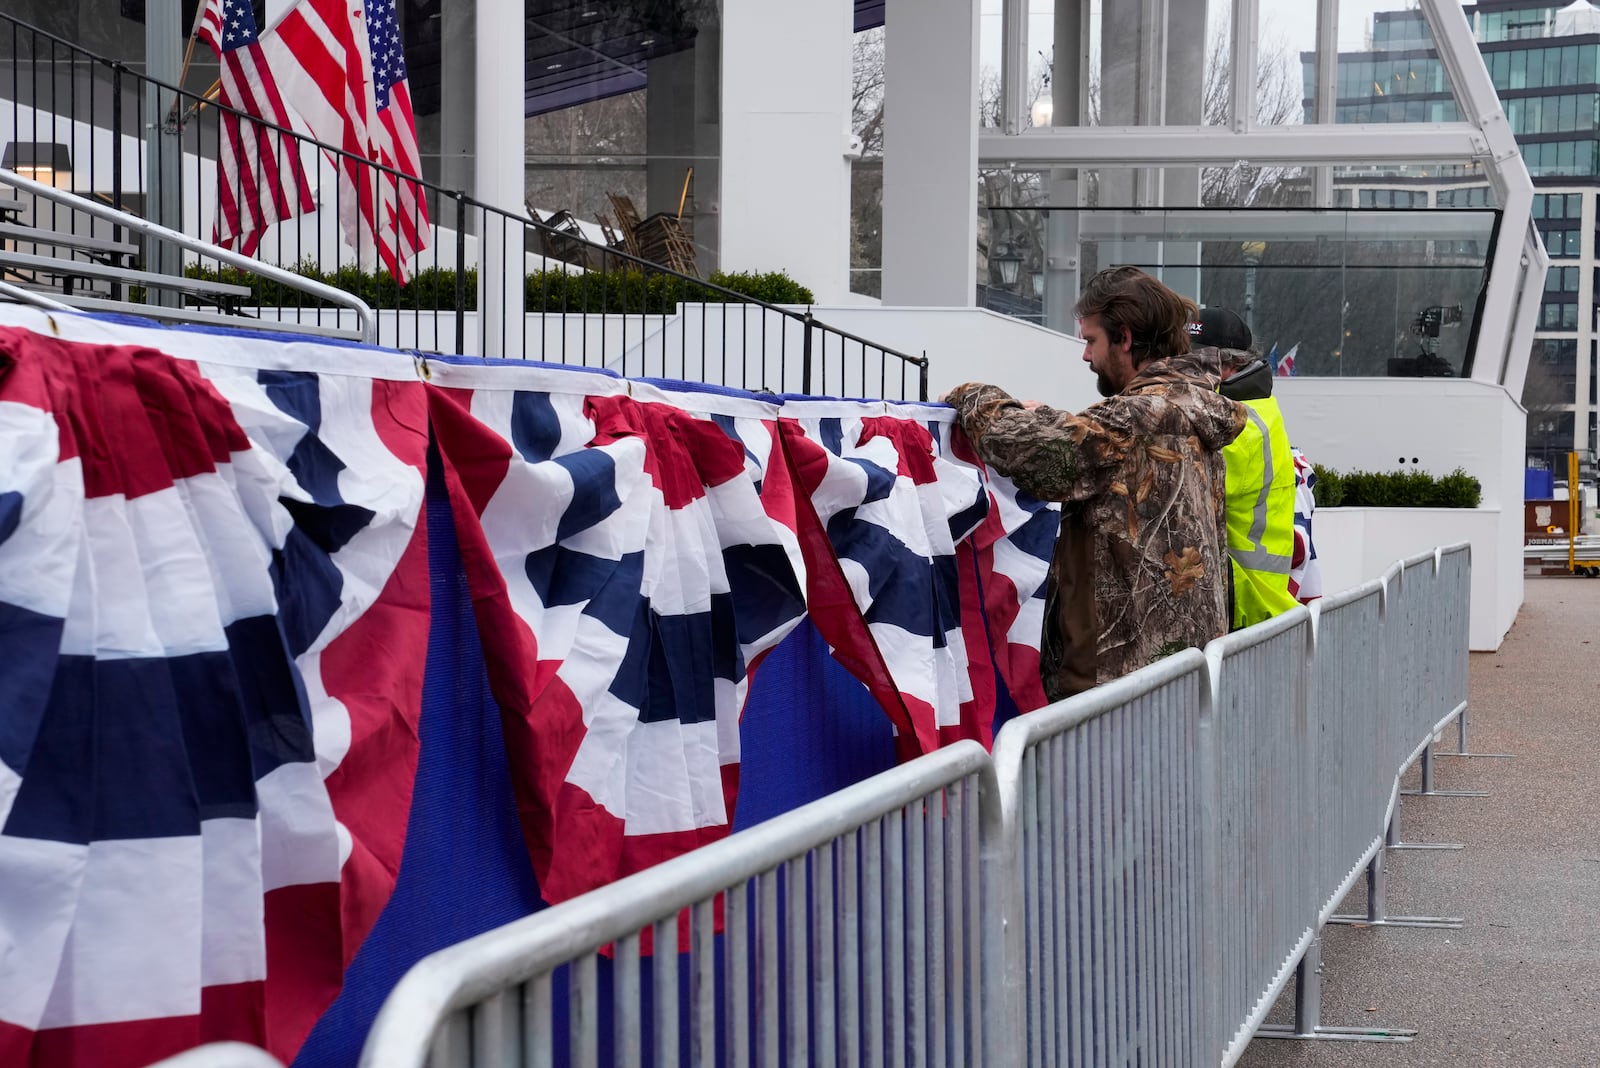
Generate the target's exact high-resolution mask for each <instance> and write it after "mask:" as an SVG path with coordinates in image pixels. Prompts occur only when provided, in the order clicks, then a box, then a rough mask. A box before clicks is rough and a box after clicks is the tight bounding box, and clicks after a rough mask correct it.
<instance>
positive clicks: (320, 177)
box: [0, 13, 928, 399]
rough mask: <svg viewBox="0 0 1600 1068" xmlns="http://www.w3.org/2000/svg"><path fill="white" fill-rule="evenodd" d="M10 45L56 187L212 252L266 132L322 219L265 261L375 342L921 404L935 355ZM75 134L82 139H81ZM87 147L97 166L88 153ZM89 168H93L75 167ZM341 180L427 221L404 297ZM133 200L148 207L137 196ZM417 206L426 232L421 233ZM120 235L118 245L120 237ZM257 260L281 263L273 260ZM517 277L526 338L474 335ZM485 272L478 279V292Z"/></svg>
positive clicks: (282, 303)
mask: <svg viewBox="0 0 1600 1068" xmlns="http://www.w3.org/2000/svg"><path fill="white" fill-rule="evenodd" d="M8 37H9V42H8V41H7V38H8ZM7 43H9V46H10V48H9V56H10V60H11V70H10V72H9V78H7V77H5V72H3V71H0V94H3V93H5V91H6V90H7V89H9V90H10V97H11V101H10V103H11V109H12V129H13V140H14V141H17V142H22V141H23V139H24V138H26V137H28V136H30V129H31V136H32V138H33V140H34V142H35V143H36V144H47V145H54V144H57V143H60V142H61V141H62V140H63V139H64V140H65V141H66V147H67V150H68V153H69V154H70V156H71V159H72V171H71V173H70V175H68V176H66V177H65V178H63V176H62V175H61V174H60V173H57V174H56V175H55V176H54V177H55V182H56V184H57V185H58V186H62V187H63V188H67V189H69V190H71V191H74V192H77V193H80V194H81V195H88V196H96V197H100V198H102V199H104V200H106V201H109V202H110V203H111V204H112V206H114V207H117V208H118V209H121V210H130V211H132V212H133V213H134V214H137V215H141V216H143V217H146V218H150V219H152V221H157V222H162V223H164V224H165V225H166V226H168V227H170V228H172V229H176V230H180V231H182V232H184V233H186V234H188V235H190V236H192V237H196V238H200V239H204V240H210V239H211V237H212V230H211V222H210V221H209V220H210V218H211V213H212V212H213V211H214V209H215V205H216V202H217V196H216V191H215V190H212V189H210V182H209V181H208V179H209V178H210V177H211V176H212V175H214V176H215V181H216V183H218V184H221V183H222V182H223V181H224V176H223V174H222V170H221V168H220V167H219V166H217V165H216V163H215V161H216V160H217V159H218V158H219V157H220V155H221V147H222V139H223V127H222V122H223V121H229V122H237V123H238V124H239V126H240V128H241V130H242V131H243V135H244V136H245V137H248V138H251V139H254V138H255V137H256V134H257V132H258V131H261V132H265V133H266V134H268V135H270V137H269V140H270V142H271V144H272V145H273V146H274V149H273V151H274V153H275V158H272V159H270V162H271V163H272V164H273V165H274V166H275V167H278V166H280V165H281V164H282V163H283V162H284V161H286V160H289V159H291V158H298V159H299V160H301V161H302V163H303V164H304V165H305V173H306V177H307V182H308V184H309V185H310V186H311V187H312V191H313V194H314V196H315V198H316V209H315V210H314V212H313V213H312V214H310V215H308V216H307V217H306V218H305V220H304V221H302V222H300V223H296V222H293V221H291V222H289V223H288V224H286V225H279V226H277V227H276V234H275V236H274V237H272V238H269V241H272V242H273V244H272V245H270V246H269V247H270V248H272V249H275V250H276V258H277V259H278V261H279V262H284V263H292V264H294V265H297V266H298V268H299V269H301V270H302V271H305V272H308V273H314V274H315V275H316V276H318V277H321V278H323V279H325V280H326V281H328V282H329V283H330V284H332V285H334V286H335V287H337V288H340V289H344V290H347V291H350V292H352V293H355V294H356V295H358V296H360V297H362V298H363V299H364V300H365V301H366V302H367V303H368V304H369V305H371V306H372V307H373V308H374V309H375V311H376V312H377V314H378V341H379V343H380V344H384V345H389V346H393V347H398V348H404V349H417V350H422V351H433V352H441V353H451V354H462V355H492V356H508V357H513V358H524V359H534V360H541V361H545V362H553V363H566V364H578V365H583V366H605V367H608V368H611V369H612V370H615V371H618V372H619V373H622V374H626V375H634V376H659V377H668V378H684V379H695V380H700V381H706V382H711V383H715V384H719V385H724V386H731V387H737V388H744V389H751V390H770V391H772V392H801V393H824V392H834V393H836V394H839V395H855V396H871V395H876V396H882V397H897V398H906V397H919V398H921V399H926V397H927V378H928V374H927V365H928V361H927V357H926V356H925V355H924V356H912V355H909V354H907V353H904V352H900V351H898V350H895V349H893V348H890V347H888V346H885V345H880V344H877V343H875V342H872V341H869V340H867V339H865V338H862V337H859V336H858V335H855V334H852V333H850V332H848V331H845V330H840V329H838V328H836V327H833V326H830V325H829V324H827V323H825V322H822V321H820V320H818V319H817V318H816V317H815V316H814V315H813V314H811V312H810V310H809V309H808V310H806V311H803V312H802V311H798V310H795V309H794V308H788V307H781V306H778V305H775V304H771V303H768V302H766V301H763V300H760V299H757V298H754V297H751V296H748V295H746V294H742V293H739V292H736V291H734V290H732V289H729V288H728V287H725V286H720V285H716V284H713V283H711V282H708V281H704V280H701V279H698V278H694V277H692V276H690V275H688V274H685V273H683V272H680V271H676V270H673V269H671V268H668V267H665V266H663V265H661V264H657V263H653V262H651V261H649V260H647V259H645V258H643V257H640V256H637V255H634V254H631V253H629V252H628V251H626V250H625V249H623V248H615V247H611V246H608V245H605V244H601V243H599V242H596V241H593V240H590V239H588V238H587V237H584V236H582V235H579V234H575V233H570V232H568V231H565V230H558V229H556V228H555V227H552V226H549V225H547V224H546V223H545V222H544V221H543V220H540V219H538V218H534V217H529V216H528V215H525V214H521V213H518V212H510V211H506V210H504V209H502V208H498V207H495V206H493V205H490V204H485V203H483V202H481V201H479V200H477V199H475V198H474V197H472V196H470V195H469V194H467V193H465V192H462V191H459V190H448V189H445V188H443V187H441V186H439V185H436V184H434V183H431V182H428V181H426V180H423V179H418V178H412V177H410V176H408V175H405V174H402V173H400V172H398V171H395V170H393V169H392V168H389V167H385V166H383V165H381V164H378V163H376V162H373V161H371V160H368V159H365V158H364V157H360V156H354V155H351V154H350V153H348V152H345V151H344V150H342V149H341V148H339V147H337V146H334V145H329V144H326V143H323V142H319V141H316V140H314V139H312V138H308V137H305V136H303V135H301V134H299V133H297V132H295V131H293V130H290V129H286V128H284V127H282V126H279V125H276V124H274V123H271V122H267V121H264V120H261V119H258V118H255V117H254V116H250V115H247V114H244V113H242V112H239V111H236V110H234V109H232V108H227V107H224V106H222V105H220V104H218V103H216V102H215V101H212V100H208V99H207V98H206V97H204V96H203V95H201V94H197V93H194V92H191V91H188V90H185V89H183V88H181V87H179V86H174V85H172V84H170V83H166V82H162V81H159V80H157V79H153V78H150V77H149V76H147V75H145V74H143V73H141V72H138V71H134V70H131V69H129V68H128V67H127V66H126V65H125V64H122V63H119V62H117V61H114V60H110V59H106V58H105V57H102V56H99V55H96V54H95V53H92V52H90V51H88V50H86V49H84V48H82V47H81V46H78V45H75V44H73V43H71V42H69V41H65V40H63V39H61V38H59V37H56V36H54V35H52V34H50V33H48V32H46V31H43V30H39V29H37V28H35V27H32V26H30V25H28V24H26V23H24V22H22V21H20V20H19V19H17V18H15V17H13V16H10V15H6V14H3V13H0V57H4V56H5V55H6V54H7V52H6V45H7ZM25 75H26V76H25ZM25 108H26V109H27V111H26V113H25V111H24V109H25ZM174 118H176V119H177V120H178V121H177V122H176V123H175V122H173V121H172V120H173V119H174ZM62 119H67V120H71V121H69V122H67V123H62V122H61V121H59V120H62ZM79 124H82V125H83V126H84V127H86V128H87V131H88V132H87V134H83V133H80V130H79ZM63 133H64V135H65V136H64V138H63ZM85 137H86V138H87V141H88V144H87V145H86V146H85V145H84V144H83V141H84V139H85ZM129 138H132V139H133V140H134V141H135V143H136V144H137V145H138V146H139V148H140V149H142V150H140V151H132V152H129V151H127V148H126V147H125V144H124V142H125V139H129ZM107 141H109V144H107V143H106V142H107ZM85 148H86V149H87V151H86V152H83V151H80V150H82V149H85ZM308 150H309V151H308ZM172 152H177V153H179V155H178V159H177V160H176V165H175V167H169V168H168V170H169V171H176V180H177V183H178V186H179V189H178V201H179V202H180V203H181V204H183V205H184V206H185V209H186V210H184V212H183V218H181V219H162V218H160V215H161V213H160V211H159V210H157V209H156V208H155V207H154V206H152V205H150V204H149V203H147V202H146V200H147V198H146V197H144V196H143V195H142V194H144V193H145V192H146V191H147V190H149V189H150V182H149V178H150V172H151V171H153V170H157V169H158V168H160V167H161V165H162V164H163V163H168V164H171V163H173V162H174V161H172V160H171V158H170V156H167V154H168V153H172ZM291 153H293V154H294V155H293V156H291ZM107 155H109V156H110V159H109V161H108V160H107V159H106V156H107ZM130 157H131V158H130ZM85 159H87V162H88V167H87V168H84V167H83V166H82V162H83V161H84V160H85ZM324 161H326V164H327V165H326V166H325V165H324ZM347 168H348V170H349V171H350V172H353V173H354V174H355V175H357V176H359V180H360V181H361V183H362V185H363V192H364V193H365V194H366V195H371V196H374V197H376V196H377V194H378V191H379V190H380V188H381V185H382V184H384V183H390V184H403V185H404V187H405V188H406V189H407V190H410V191H414V192H415V194H416V195H415V202H416V204H417V205H418V207H417V208H416V209H415V210H414V211H413V214H412V215H411V218H410V220H409V222H410V224H411V226H412V227H413V228H419V229H422V230H425V231H427V232H429V233H430V234H431V236H432V238H433V241H432V244H431V245H430V247H428V248H426V249H423V250H422V251H421V252H419V253H418V254H417V255H416V257H415V259H414V261H413V262H412V264H411V268H412V281H411V282H410V284H408V285H406V286H398V285H395V284H394V282H393V280H392V279H391V278H389V276H388V274H387V272H386V271H382V270H381V269H378V268H377V267H376V266H375V265H374V266H373V268H372V271H371V273H370V274H369V275H368V276H366V277H361V276H360V275H359V273H358V272H356V271H354V270H353V268H355V267H357V266H358V265H361V264H363V263H373V261H375V259H376V251H377V250H376V249H375V248H373V247H371V246H370V245H366V244H365V243H364V242H362V241H361V237H362V236H364V235H362V234H359V233H358V235H357V244H356V245H354V246H352V244H351V243H350V242H349V241H348V240H346V239H345V238H344V237H343V236H342V235H341V234H340V233H339V230H338V227H337V220H338V219H339V218H340V216H341V213H342V210H343V209H345V208H346V207H348V206H350V205H349V203H348V197H349V196H351V195H353V194H352V193H349V192H347V191H346V189H345V188H344V187H343V185H342V184H341V182H340V181H339V174H340V173H341V172H343V171H345V170H346V169H347ZM265 169H266V165H265V164H260V165H258V167H257V169H256V171H255V172H254V173H246V174H240V175H239V176H238V180H237V181H236V182H235V183H234V188H233V190H232V193H233V195H234V196H235V197H236V198H243V197H244V196H246V195H247V191H248V189H249V188H251V187H252V186H255V187H259V186H260V184H261V182H262V181H263V180H264V177H265V176H264V171H265ZM330 175H331V179H330V177H329V176H330ZM130 190H134V191H137V193H136V194H134V195H133V196H130V193H129V191H130ZM135 196H137V197H138V199H137V200H136V199H134V197H135ZM424 208H425V209H426V211H427V218H428V219H429V220H430V221H431V224H432V226H431V228H430V226H429V224H428V223H424V222H423V221H422V219H423V216H422V211H423V209H424ZM41 216H43V218H41ZM34 218H35V222H36V224H38V225H41V226H44V227H46V228H49V229H55V230H73V229H74V228H76V229H77V231H78V232H80V233H84V232H92V233H100V232H101V230H102V229H103V228H104V226H105V224H103V223H102V224H96V223H94V222H92V221H90V220H87V219H83V218H75V217H73V213H71V212H66V213H65V215H63V213H62V209H60V208H59V206H57V205H54V204H51V205H48V206H46V205H44V204H39V205H37V207H36V209H35V216H34ZM402 221H405V220H402ZM443 227H453V230H454V234H455V240H454V242H453V247H447V246H449V245H451V242H450V241H449V240H448V236H449V231H448V230H446V229H443ZM110 236H114V237H116V238H118V239H121V237H122V234H120V233H116V232H112V233H111V235H110ZM490 239H493V242H492V243H493V245H494V246H495V247H496V248H497V249H500V250H504V251H502V253H501V256H500V262H499V263H498V264H495V263H494V262H493V261H492V260H491V261H489V265H492V266H493V267H494V268H495V269H494V270H490V271H484V270H482V269H481V268H483V267H484V266H486V265H485V264H484V263H483V262H482V260H483V259H484V255H485V249H484V246H485V244H486V243H490ZM472 241H476V242H477V244H478V249H477V252H478V255H477V256H476V257H474V256H471V255H469V248H468V245H469V242H472ZM556 250H559V252H560V255H559V256H558V255H555V254H554V252H555V251H556ZM151 251H152V250H147V255H146V256H145V259H146V261H147V262H146V268H147V269H160V267H161V265H159V264H156V263H154V262H153V261H154V260H155V257H154V256H153V255H152V254H150V253H151ZM529 254H532V255H536V256H539V257H540V258H541V260H542V267H543V269H542V270H539V271H536V272H533V273H529V272H527V271H526V270H520V271H519V270H517V268H516V266H515V263H514V260H513V257H515V256H517V255H524V256H526V255H529ZM260 258H262V259H263V260H269V259H271V258H272V257H271V256H270V254H267V253H263V254H261V255H260ZM168 266H169V267H170V265H168ZM507 266H509V267H510V269H511V271H512V272H513V273H514V274H515V275H520V276H522V277H523V278H524V284H523V286H522V292H523V296H524V301H525V303H526V305H527V307H526V313H525V314H524V315H523V316H522V317H521V318H522V325H521V328H520V329H518V327H517V323H516V316H515V315H514V314H513V315H512V316H510V317H509V318H501V319H499V320H498V321H497V322H489V323H487V324H484V323H482V322H480V323H478V324H476V326H475V324H474V323H473V320H474V319H476V318H478V312H479V310H480V309H479V306H478V304H479V297H480V289H481V286H482V285H483V284H484V283H486V282H487V283H490V284H491V285H492V284H498V278H500V277H504V275H503V274H502V273H501V268H504V267H507ZM183 269H185V270H186V271H188V272H189V273H196V274H210V273H213V272H214V273H216V274H217V275H218V276H222V275H224V274H227V275H228V280H237V281H240V282H241V283H242V284H247V285H251V286H252V287H253V290H254V292H255V299H254V300H252V301H247V302H246V303H245V304H244V306H243V308H242V311H243V312H244V313H245V314H250V315H255V316H258V317H260V318H262V319H281V320H287V321H292V322H296V323H308V322H309V323H314V324H322V325H330V326H332V325H338V324H339V323H340V313H339V312H338V311H337V310H336V309H333V308H331V307H329V306H328V305H327V304H326V302H320V301H316V300H311V299H308V298H307V297H306V296H305V294H303V293H300V292H295V291H289V290H286V289H283V288H280V287H277V286H274V285H269V284H266V283H265V282H263V280H261V279H260V278H252V277H250V276H248V275H242V276H239V277H234V275H233V271H234V269H233V268H228V269H227V270H226V271H225V270H224V265H222V264H220V263H217V262H216V261H215V260H214V259H208V258H207V257H205V256H203V255H202V256H193V255H191V256H190V257H189V258H188V260H187V262H186V263H185V264H184V265H183ZM474 272H476V273H477V274H478V275H479V276H480V277H479V279H478V280H477V281H476V282H474V279H473V277H472V275H473V274H474ZM490 276H497V277H495V278H491V277H490ZM114 295H119V294H114ZM512 310H513V312H514V311H515V307H514V306H513V309H512ZM496 327H498V332H496V329H495V328H496ZM913 368H915V372H913Z"/></svg>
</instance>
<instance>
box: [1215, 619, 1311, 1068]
mask: <svg viewBox="0 0 1600 1068" xmlns="http://www.w3.org/2000/svg"><path fill="white" fill-rule="evenodd" d="M1310 628H1311V616H1310V613H1309V612H1308V611H1307V610H1306V609H1305V608H1301V607H1298V606H1297V607H1295V608H1293V609H1291V610H1290V611H1288V612H1286V613H1284V614H1283V615H1281V616H1278V617H1276V618H1274V619H1271V620H1268V621H1267V622H1265V623H1261V624H1258V625H1256V626H1254V627H1250V628H1249V629H1247V630H1243V631H1239V632H1237V633H1234V634H1229V635H1226V636H1224V637H1222V638H1218V639H1217V640H1216V641H1214V642H1212V643H1211V644H1210V645H1209V646H1207V647H1206V659H1207V661H1208V662H1209V664H1210V667H1211V701H1210V706H1209V708H1204V707H1203V708H1202V711H1201V718H1202V721H1207V720H1209V721H1210V724H1211V730H1212V732H1213V740H1212V745H1211V747H1210V748H1211V755H1212V759H1213V760H1214V762H1215V767H1216V803H1217V818H1216V820H1215V822H1214V824H1213V826H1212V828H1211V830H1212V832H1213V835H1214V841H1215V847H1214V849H1212V850H1209V851H1208V852H1209V853H1210V854H1211V856H1212V857H1213V859H1214V862H1215V864H1216V869H1215V870H1216V873H1217V876H1216V879H1215V881H1214V882H1211V881H1210V880H1208V883H1210V888H1211V890H1212V893H1211V894H1210V895H1209V896H1210V897H1211V898H1212V900H1213V901H1215V902H1216V904H1215V905H1214V907H1213V909H1212V912H1211V923H1212V924H1213V925H1214V928H1215V937H1216V938H1217V940H1218V942H1219V944H1220V953H1219V954H1218V959H1217V961H1216V971H1215V972H1214V973H1213V974H1214V981H1215V986H1216V993H1215V995H1214V1000H1213V1002H1212V1005H1213V1012H1214V1017H1213V1024H1214V1027H1215V1030H1214V1032H1213V1033H1214V1034H1215V1035H1216V1036H1217V1037H1218V1039H1219V1040H1220V1041H1219V1045H1220V1047H1221V1049H1222V1051H1223V1052H1222V1060H1223V1063H1232V1062H1233V1061H1234V1060H1236V1059H1237V1058H1238V1056H1239V1054H1240V1053H1242V1052H1243V1050H1244V1047H1245V1046H1246V1045H1247V1044H1248V1043H1249V1041H1250V1038H1251V1036H1252V1035H1253V1034H1254V1032H1255V1029H1256V1026H1257V1024H1259V1023H1260V1022H1261V1020H1262V1019H1263V1018H1265V1016H1266V1013H1267V1010H1268V1009H1270V1008H1271V1007H1272V1002H1273V1001H1274V1000H1275V999H1276V998H1277V996H1278V994H1279V992H1280V991H1282V989H1283V987H1284V984H1285V983H1287V981H1288V979H1289V976H1290V975H1291V974H1292V973H1293V971H1294V966H1295V963H1296V962H1297V961H1299V959H1300V957H1301V955H1302V954H1303V953H1304V952H1305V950H1306V947H1307V946H1308V945H1309V944H1310V942H1311V939H1312V937H1313V936H1314V935H1315V934H1316V929H1317V908H1316V903H1315V891H1314V889H1313V887H1314V883H1313V879H1312V865H1311V863H1309V861H1310V860H1311V856H1312V849H1313V846H1314V835H1313V834H1312V833H1310V828H1311V826H1312V825H1311V823H1310V821H1309V815H1310V798H1311V792H1312V774H1311V731H1310V723H1309V716H1308V711H1307V705H1308V697H1309V687H1310V679H1309V676H1310V664H1309V661H1308V659H1307V658H1308V656H1309V653H1310V648H1309V638H1310Z"/></svg>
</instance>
